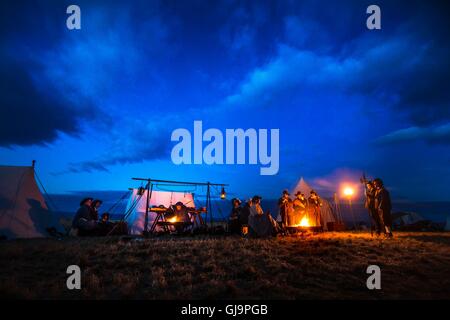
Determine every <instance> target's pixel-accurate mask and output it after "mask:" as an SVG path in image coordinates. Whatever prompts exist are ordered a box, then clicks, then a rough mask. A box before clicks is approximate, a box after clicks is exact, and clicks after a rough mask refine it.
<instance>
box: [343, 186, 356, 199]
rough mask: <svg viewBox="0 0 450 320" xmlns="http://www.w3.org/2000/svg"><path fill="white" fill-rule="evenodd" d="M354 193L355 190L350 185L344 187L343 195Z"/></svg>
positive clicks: (349, 195) (348, 195)
mask: <svg viewBox="0 0 450 320" xmlns="http://www.w3.org/2000/svg"><path fill="white" fill-rule="evenodd" d="M354 194H355V190H354V189H353V188H351V187H345V188H344V196H346V197H348V198H350V197H351V196H353V195H354Z"/></svg>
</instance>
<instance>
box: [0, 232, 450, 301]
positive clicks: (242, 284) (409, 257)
mask: <svg viewBox="0 0 450 320" xmlns="http://www.w3.org/2000/svg"><path fill="white" fill-rule="evenodd" d="M0 261H1V264H0V296H1V297H15V298H25V299H29V298H37V299H54V298H64V299H73V298H75V299H78V298H88V299H105V298H112V299H116V298H144V299H204V298H210V299H245V298H249V299H349V298H350V299H449V298H450V233H397V234H396V236H395V238H394V239H391V240H381V239H375V238H371V237H370V235H369V234H367V233H324V234H319V235H309V236H304V237H294V236H292V237H284V238H274V239H241V238H237V237H224V238H200V237H197V238H188V239H186V238H184V239H183V238H175V239H160V240H155V239H147V240H138V241H136V240H133V241H121V240H120V239H119V238H110V239H74V238H71V239H65V240H62V241H58V240H51V239H40V240H20V241H19V240H18V241H11V242H6V241H4V242H0ZM71 264H77V265H79V266H80V267H81V270H82V289H81V290H73V291H69V290H67V289H66V277H67V275H66V268H67V266H68V265H71ZM370 264H376V265H378V266H380V267H381V271H382V276H381V285H382V290H372V291H371V290H368V289H367V288H366V279H367V277H368V275H367V274H366V268H367V266H368V265H370Z"/></svg>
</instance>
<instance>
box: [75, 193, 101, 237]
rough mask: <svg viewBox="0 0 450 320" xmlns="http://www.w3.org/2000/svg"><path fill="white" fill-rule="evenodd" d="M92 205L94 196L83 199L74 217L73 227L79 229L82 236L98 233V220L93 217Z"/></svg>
mask: <svg viewBox="0 0 450 320" xmlns="http://www.w3.org/2000/svg"><path fill="white" fill-rule="evenodd" d="M91 206H92V198H84V199H83V200H81V202H80V208H79V209H78V211H77V213H76V214H75V217H74V218H73V221H72V228H75V229H78V234H79V235H80V236H93V235H96V231H97V221H96V220H94V219H93V216H92V210H91Z"/></svg>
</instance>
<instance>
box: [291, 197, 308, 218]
mask: <svg viewBox="0 0 450 320" xmlns="http://www.w3.org/2000/svg"><path fill="white" fill-rule="evenodd" d="M307 204H308V201H307V200H306V198H305V195H304V194H303V193H302V192H300V191H297V192H296V193H295V199H294V201H292V208H293V211H294V213H295V221H294V223H293V224H295V225H298V224H300V222H301V221H302V219H303V217H304V216H305V213H306V206H307Z"/></svg>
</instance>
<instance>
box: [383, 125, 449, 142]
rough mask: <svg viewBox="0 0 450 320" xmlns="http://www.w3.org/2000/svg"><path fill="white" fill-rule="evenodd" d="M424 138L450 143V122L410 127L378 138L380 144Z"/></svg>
mask: <svg viewBox="0 0 450 320" xmlns="http://www.w3.org/2000/svg"><path fill="white" fill-rule="evenodd" d="M417 140H422V141H425V142H427V143H431V144H444V145H447V144H450V123H448V124H445V125H441V126H433V127H410V128H406V129H401V130H397V131H394V132H391V133H389V134H387V135H385V136H383V137H381V138H379V139H377V140H376V142H377V143H378V144H396V143H404V142H412V141H417Z"/></svg>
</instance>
